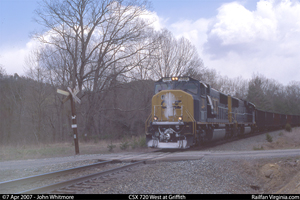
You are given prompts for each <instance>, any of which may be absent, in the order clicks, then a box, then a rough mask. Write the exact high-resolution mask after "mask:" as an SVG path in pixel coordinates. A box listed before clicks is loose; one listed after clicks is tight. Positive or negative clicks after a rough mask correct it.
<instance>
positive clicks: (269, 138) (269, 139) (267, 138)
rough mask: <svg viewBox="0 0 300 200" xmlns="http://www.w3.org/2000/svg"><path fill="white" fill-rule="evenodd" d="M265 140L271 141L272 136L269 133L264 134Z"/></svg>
mask: <svg viewBox="0 0 300 200" xmlns="http://www.w3.org/2000/svg"><path fill="white" fill-rule="evenodd" d="M266 140H267V141H268V142H272V141H273V138H272V136H271V135H269V133H267V134H266Z"/></svg>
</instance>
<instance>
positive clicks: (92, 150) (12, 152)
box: [0, 137, 147, 161]
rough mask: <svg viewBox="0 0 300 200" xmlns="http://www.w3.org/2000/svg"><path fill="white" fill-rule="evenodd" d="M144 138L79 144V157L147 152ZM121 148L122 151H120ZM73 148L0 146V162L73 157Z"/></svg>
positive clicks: (61, 145)
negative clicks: (110, 147)
mask: <svg viewBox="0 0 300 200" xmlns="http://www.w3.org/2000/svg"><path fill="white" fill-rule="evenodd" d="M143 138H144V137H136V138H131V139H126V140H122V141H111V140H102V141H98V142H97V143H95V142H88V143H85V142H82V143H81V142H80V143H79V150H80V155H84V154H107V153H111V152H125V151H141V149H143V150H145V151H147V148H146V147H143V146H142V143H143V142H144V141H143V140H144V139H143ZM125 141H126V142H128V144H129V146H128V148H126V149H124V148H122V144H124V142H125ZM110 144H113V145H114V146H115V148H113V149H112V151H109V148H108V146H109V145H110ZM121 148H122V149H121ZM74 155H75V147H74V144H73V143H71V142H70V143H57V144H40V145H16V146H11V145H10V146H9V145H7V146H1V147H0V161H6V160H25V159H38V158H51V157H65V156H74Z"/></svg>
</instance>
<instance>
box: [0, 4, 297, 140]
mask: <svg viewBox="0 0 300 200" xmlns="http://www.w3.org/2000/svg"><path fill="white" fill-rule="evenodd" d="M148 10H149V3H148V2H147V1H139V0H127V1H125V0H114V1H113V0H101V1H99V0H64V1H59V0H55V1H53V0H52V1H49V0H43V1H41V2H40V8H39V9H37V10H36V12H35V21H36V22H37V23H39V24H41V25H42V26H43V27H45V29H46V31H43V32H41V33H36V34H34V38H35V40H36V41H37V42H38V44H39V45H38V46H36V48H35V49H34V51H32V52H31V54H30V55H29V56H28V58H27V59H26V68H27V69H26V75H25V76H23V77H19V76H18V75H17V74H15V75H14V76H12V75H6V74H5V71H4V70H3V68H1V67H0V91H1V94H5V95H1V97H0V102H1V103H0V111H1V112H0V118H1V121H0V123H1V125H0V141H1V143H2V144H30V143H32V144H38V143H55V142H65V141H70V140H72V137H73V134H72V129H71V111H70V105H69V104H68V103H63V102H62V100H63V98H65V97H64V96H62V95H60V94H57V92H56V90H57V89H62V90H67V87H70V88H72V89H74V88H78V89H79V91H80V92H79V94H78V96H79V98H80V99H81V104H76V109H77V122H78V132H79V139H80V141H97V140H100V139H117V138H122V137H124V136H125V137H130V136H134V135H142V134H144V122H145V120H146V119H147V117H148V116H149V114H150V113H151V98H152V96H153V92H154V89H153V85H154V81H155V80H158V79H159V78H161V77H167V76H169V77H170V76H181V75H187V76H191V77H193V78H196V79H198V80H201V81H203V82H206V83H208V84H210V85H211V86H212V87H213V88H215V89H217V90H219V91H221V92H224V93H225V94H230V95H232V96H236V97H238V98H241V99H246V100H249V101H251V102H253V103H254V104H255V105H256V106H257V108H259V109H263V110H267V111H274V112H280V113H287V114H297V113H300V108H299V106H298V104H297V102H299V101H298V98H299V97H298V96H299V94H300V93H299V91H300V90H299V83H298V82H292V83H290V84H289V85H288V86H283V85H281V84H280V83H278V82H276V81H274V80H271V79H268V78H266V77H263V76H262V75H253V78H252V79H251V80H244V79H243V78H241V77H237V78H234V79H230V78H228V77H226V76H222V75H220V74H218V73H217V72H216V71H215V70H212V69H208V68H206V67H204V64H203V62H202V60H201V58H200V57H199V54H198V52H197V50H196V48H195V46H193V45H192V44H191V42H190V41H189V40H187V39H185V38H183V37H182V38H179V39H177V38H175V37H174V36H173V35H172V33H171V32H170V31H169V30H167V29H163V30H158V31H157V30H155V29H154V28H153V26H152V24H153V22H154V21H153V19H152V18H151V17H149V12H148Z"/></svg>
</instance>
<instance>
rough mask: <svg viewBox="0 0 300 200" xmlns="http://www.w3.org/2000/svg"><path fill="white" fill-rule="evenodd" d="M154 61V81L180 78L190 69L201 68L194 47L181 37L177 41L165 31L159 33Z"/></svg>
mask: <svg viewBox="0 0 300 200" xmlns="http://www.w3.org/2000/svg"><path fill="white" fill-rule="evenodd" d="M154 60H155V61H154V63H153V64H154V65H153V68H152V74H153V76H154V77H155V79H159V78H161V77H170V76H180V75H184V74H187V73H188V71H191V69H195V68H201V67H203V63H202V60H201V59H200V57H199V55H198V52H197V50H196V48H195V46H193V45H192V44H191V43H190V41H189V40H187V39H185V38H183V37H182V38H180V39H179V40H177V39H176V38H174V36H173V35H172V33H171V32H170V31H168V30H166V29H164V30H162V31H161V32H160V34H159V37H158V39H157V48H156V51H155V52H154Z"/></svg>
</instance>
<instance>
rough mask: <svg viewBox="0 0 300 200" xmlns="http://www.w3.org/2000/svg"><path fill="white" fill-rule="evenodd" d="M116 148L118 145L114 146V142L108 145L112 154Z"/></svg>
mask: <svg viewBox="0 0 300 200" xmlns="http://www.w3.org/2000/svg"><path fill="white" fill-rule="evenodd" d="M115 147H116V145H114V144H112V142H110V144H108V145H107V148H108V151H109V152H112V151H113V150H114V148H115Z"/></svg>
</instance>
